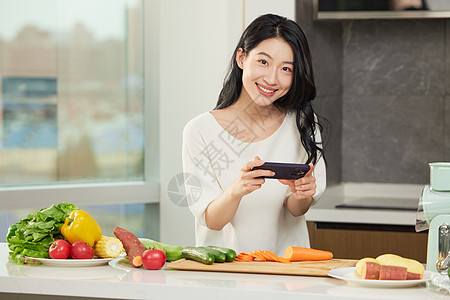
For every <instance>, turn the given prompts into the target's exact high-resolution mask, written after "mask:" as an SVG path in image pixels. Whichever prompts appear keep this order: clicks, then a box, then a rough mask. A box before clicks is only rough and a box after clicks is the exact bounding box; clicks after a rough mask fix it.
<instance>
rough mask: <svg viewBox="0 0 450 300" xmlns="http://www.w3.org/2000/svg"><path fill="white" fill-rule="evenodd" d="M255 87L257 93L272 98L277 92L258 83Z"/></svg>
mask: <svg viewBox="0 0 450 300" xmlns="http://www.w3.org/2000/svg"><path fill="white" fill-rule="evenodd" d="M256 87H257V88H258V90H259V92H260V93H261V94H263V95H265V96H272V95H273V94H275V92H276V91H277V89H275V90H273V89H270V88H268V87H266V86H262V85H260V84H258V83H256Z"/></svg>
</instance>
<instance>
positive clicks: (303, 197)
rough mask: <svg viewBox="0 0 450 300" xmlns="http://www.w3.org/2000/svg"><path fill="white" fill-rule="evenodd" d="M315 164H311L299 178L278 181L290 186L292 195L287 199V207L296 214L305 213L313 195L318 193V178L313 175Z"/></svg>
mask: <svg viewBox="0 0 450 300" xmlns="http://www.w3.org/2000/svg"><path fill="white" fill-rule="evenodd" d="M313 171H314V165H313V164H309V171H308V173H306V175H305V176H303V177H302V178H299V179H297V180H284V179H279V180H278V181H279V182H281V183H282V184H286V185H288V186H289V189H290V190H291V192H292V195H291V196H289V198H288V199H287V200H286V207H287V209H288V210H289V211H290V212H291V214H292V215H294V216H301V215H304V214H305V213H306V212H307V211H308V209H309V207H310V206H311V203H312V200H313V199H312V196H313V195H314V194H315V193H316V188H317V185H316V178H315V177H314V176H313V174H312V173H313Z"/></svg>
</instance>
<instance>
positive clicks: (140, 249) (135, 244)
mask: <svg viewBox="0 0 450 300" xmlns="http://www.w3.org/2000/svg"><path fill="white" fill-rule="evenodd" d="M114 235H115V236H116V237H117V238H118V239H119V240H120V241H121V242H122V244H123V248H124V249H125V252H126V253H127V255H128V261H129V262H130V264H131V265H132V266H133V267H136V268H138V267H140V266H142V254H143V253H144V251H145V247H144V245H143V244H142V243H141V241H140V240H139V239H138V238H137V237H136V236H135V235H134V234H132V233H131V232H129V231H128V230H125V229H123V228H120V227H116V228H114Z"/></svg>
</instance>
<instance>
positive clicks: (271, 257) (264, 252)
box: [262, 250, 278, 261]
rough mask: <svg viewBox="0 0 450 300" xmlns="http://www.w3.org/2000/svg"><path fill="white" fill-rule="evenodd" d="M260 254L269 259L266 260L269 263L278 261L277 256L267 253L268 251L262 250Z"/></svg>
mask: <svg viewBox="0 0 450 300" xmlns="http://www.w3.org/2000/svg"><path fill="white" fill-rule="evenodd" d="M262 252H263V254H264V255H265V256H266V257H268V258H269V259H268V260H271V261H278V256H277V255H276V254H275V253H273V252H270V251H268V250H263V251H262Z"/></svg>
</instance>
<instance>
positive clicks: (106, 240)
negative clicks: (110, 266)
mask: <svg viewBox="0 0 450 300" xmlns="http://www.w3.org/2000/svg"><path fill="white" fill-rule="evenodd" d="M122 251H123V245H122V242H121V241H120V240H119V239H117V238H115V237H109V236H104V235H102V238H101V239H100V240H99V241H98V242H96V243H95V245H94V254H95V255H96V256H97V257H98V258H115V257H117V256H119V255H120V253H122Z"/></svg>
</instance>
